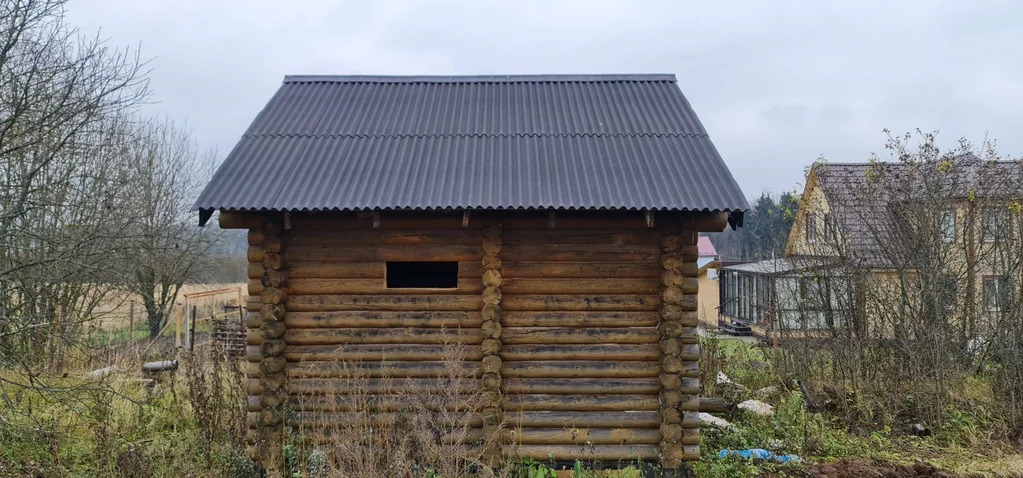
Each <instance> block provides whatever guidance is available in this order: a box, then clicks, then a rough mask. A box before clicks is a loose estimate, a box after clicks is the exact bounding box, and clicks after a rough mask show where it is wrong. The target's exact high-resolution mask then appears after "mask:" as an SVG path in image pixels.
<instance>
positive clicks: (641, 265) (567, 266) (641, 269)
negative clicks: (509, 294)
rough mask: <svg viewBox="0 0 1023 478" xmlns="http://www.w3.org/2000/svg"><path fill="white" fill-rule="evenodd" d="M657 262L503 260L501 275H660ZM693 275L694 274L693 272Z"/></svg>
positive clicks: (565, 276) (562, 276)
mask: <svg viewBox="0 0 1023 478" xmlns="http://www.w3.org/2000/svg"><path fill="white" fill-rule="evenodd" d="M661 272H662V269H661V268H660V266H659V265H658V264H650V263H645V262H636V263H632V262H603V263H602V262H510V261H509V262H504V267H503V268H502V269H501V275H502V276H503V277H507V278H519V277H522V278H525V277H542V278H571V277H579V278H600V277H615V278H644V277H660V275H661ZM694 275H695V274H694Z"/></svg>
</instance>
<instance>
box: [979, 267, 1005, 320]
mask: <svg viewBox="0 0 1023 478" xmlns="http://www.w3.org/2000/svg"><path fill="white" fill-rule="evenodd" d="M1005 292H1006V289H1005V278H1004V277H1000V276H991V277H985V278H984V308H985V309H987V311H988V312H997V311H999V310H1001V309H1002V305H1004V303H1005Z"/></svg>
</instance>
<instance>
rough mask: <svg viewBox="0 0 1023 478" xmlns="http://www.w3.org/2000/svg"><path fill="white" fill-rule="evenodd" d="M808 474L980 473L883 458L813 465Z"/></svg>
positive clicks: (845, 477)
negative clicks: (956, 471) (901, 462)
mask: <svg viewBox="0 0 1023 478" xmlns="http://www.w3.org/2000/svg"><path fill="white" fill-rule="evenodd" d="M807 472H808V474H809V476H814V477H821V478H910V477H915V476H929V477H933V478H973V477H980V476H982V475H961V474H957V473H953V472H950V471H946V470H941V469H939V468H936V467H935V466H934V465H930V464H927V463H922V462H921V463H915V464H913V465H898V464H894V463H889V462H886V461H883V460H839V461H833V462H829V463H821V464H819V465H814V466H812V467H810V469H809V470H807Z"/></svg>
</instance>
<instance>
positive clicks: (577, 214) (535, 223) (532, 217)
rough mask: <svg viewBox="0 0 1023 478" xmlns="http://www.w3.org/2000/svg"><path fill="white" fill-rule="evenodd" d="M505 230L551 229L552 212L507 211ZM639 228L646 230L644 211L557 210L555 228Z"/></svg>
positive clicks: (503, 220)
mask: <svg viewBox="0 0 1023 478" xmlns="http://www.w3.org/2000/svg"><path fill="white" fill-rule="evenodd" d="M502 222H503V224H504V228H505V230H509V231H510V230H515V229H550V228H551V221H550V213H549V212H547V211H528V212H513V213H506V214H505V215H504V217H503V218H502ZM559 228H560V229H603V230H608V229H639V230H646V229H648V228H647V222H646V218H645V217H644V215H643V213H641V212H639V211H635V212H610V211H555V212H554V227H553V229H559Z"/></svg>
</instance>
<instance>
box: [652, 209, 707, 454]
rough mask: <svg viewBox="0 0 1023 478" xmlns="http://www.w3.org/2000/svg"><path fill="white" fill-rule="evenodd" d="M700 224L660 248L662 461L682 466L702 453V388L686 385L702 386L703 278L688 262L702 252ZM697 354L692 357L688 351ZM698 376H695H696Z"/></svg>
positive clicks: (671, 237)
mask: <svg viewBox="0 0 1023 478" xmlns="http://www.w3.org/2000/svg"><path fill="white" fill-rule="evenodd" d="M698 235H699V233H698V232H697V231H696V230H695V229H688V230H682V231H681V234H679V235H675V234H669V235H666V236H663V237H662V238H661V241H660V248H661V268H662V270H663V271H662V273H661V307H660V309H659V315H660V319H661V323H660V325H658V328H659V329H660V332H661V339H660V348H661V373H660V375H659V376H658V378H659V381H660V384H661V392H660V409H659V411H660V416H661V426H660V429H661V465H662V466H663V467H664V468H667V469H677V468H680V467H681V466H682V462H683V461H693V460H699V459H700V429H699V423H700V420H699V411H700V400H699V396H698V394H695V393H685V392H684V391H689V390H698V389H699V361H698V360H699V359H698V357H699V350H700V349H699V347H700V345H699V336H698V335H697V332H696V326H697V323H698V322H699V315H698V314H699V311H698V307H697V298H696V297H697V296H696V294H697V292H698V286H699V279H697V278H696V277H695V275H694V276H692V277H690V276H689V274H690V273H692V269H693V268H691V267H684V266H685V265H686V264H687V263H689V262H693V263H695V262H696V259H697V257H699V252H698V251H697V246H696V241H697V238H698ZM694 356H695V357H697V359H696V360H693V359H691V358H689V359H688V360H687V358H688V357H694ZM694 377H695V378H694Z"/></svg>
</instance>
